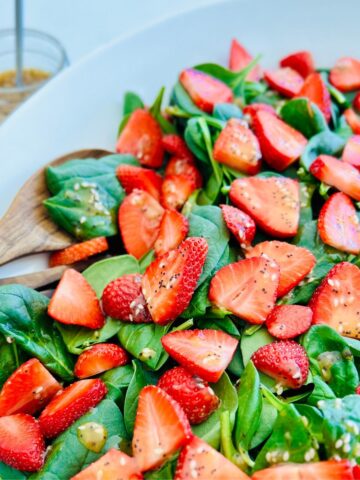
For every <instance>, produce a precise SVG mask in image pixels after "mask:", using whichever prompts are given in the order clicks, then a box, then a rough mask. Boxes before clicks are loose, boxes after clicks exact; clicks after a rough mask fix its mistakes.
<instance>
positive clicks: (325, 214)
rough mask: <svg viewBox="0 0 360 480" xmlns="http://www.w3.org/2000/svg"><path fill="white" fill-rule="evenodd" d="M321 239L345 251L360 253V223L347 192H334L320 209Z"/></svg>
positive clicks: (319, 229)
mask: <svg viewBox="0 0 360 480" xmlns="http://www.w3.org/2000/svg"><path fill="white" fill-rule="evenodd" d="M318 231H319V235H320V238H321V240H322V241H323V242H324V243H326V244H327V245H330V246H331V247H334V248H337V249H338V250H341V251H343V252H348V253H353V254H354V255H357V254H359V253H360V224H359V219H358V216H357V214H356V209H355V207H354V205H353V203H352V201H351V199H350V198H349V197H348V196H347V195H345V193H341V192H339V193H334V194H333V195H331V197H330V198H329V199H328V200H327V201H326V202H325V204H324V205H323V207H322V209H321V210H320V214H319V220H318Z"/></svg>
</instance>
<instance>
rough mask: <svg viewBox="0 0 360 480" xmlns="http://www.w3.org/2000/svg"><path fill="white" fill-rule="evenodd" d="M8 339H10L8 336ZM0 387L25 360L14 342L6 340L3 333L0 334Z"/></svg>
mask: <svg viewBox="0 0 360 480" xmlns="http://www.w3.org/2000/svg"><path fill="white" fill-rule="evenodd" d="M9 340H10V341H11V339H10V337H9ZM0 358H1V369H0V388H1V387H2V385H3V384H4V383H5V381H6V380H7V379H8V378H9V377H10V375H11V374H12V373H13V372H14V371H15V370H16V369H17V368H18V367H19V366H20V365H21V364H22V363H23V362H25V360H26V356H25V354H24V352H23V351H22V350H20V348H19V347H18V346H17V345H16V343H15V342H11V343H9V342H7V341H6V338H5V337H4V336H3V335H0Z"/></svg>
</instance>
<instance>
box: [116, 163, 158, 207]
mask: <svg viewBox="0 0 360 480" xmlns="http://www.w3.org/2000/svg"><path fill="white" fill-rule="evenodd" d="M116 176H117V178H118V179H119V182H120V183H121V185H122V187H123V189H124V190H125V192H126V193H127V194H129V193H131V192H132V191H133V190H135V189H139V190H145V192H148V193H150V195H151V196H152V197H154V198H155V199H156V200H158V201H159V199H160V190H161V184H162V177H161V175H159V174H158V173H156V172H154V170H150V169H149V168H142V167H135V166H134V165H126V164H123V165H119V166H118V168H117V170H116Z"/></svg>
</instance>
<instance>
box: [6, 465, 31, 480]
mask: <svg viewBox="0 0 360 480" xmlns="http://www.w3.org/2000/svg"><path fill="white" fill-rule="evenodd" d="M26 478H27V476H26V475H25V474H24V473H23V472H20V471H19V470H15V469H14V468H11V467H9V466H8V465H6V464H5V463H2V462H0V480H25V479H26Z"/></svg>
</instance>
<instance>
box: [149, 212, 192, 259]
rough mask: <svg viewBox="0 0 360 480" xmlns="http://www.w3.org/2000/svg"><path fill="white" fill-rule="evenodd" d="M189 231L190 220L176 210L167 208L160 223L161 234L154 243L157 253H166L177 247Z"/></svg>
mask: <svg viewBox="0 0 360 480" xmlns="http://www.w3.org/2000/svg"><path fill="white" fill-rule="evenodd" d="M188 231H189V222H188V220H187V218H186V217H184V215H182V214H181V213H180V212H177V211H176V210H165V213H164V215H163V217H162V220H161V223H160V230H159V235H158V237H157V239H156V242H155V244H154V250H155V253H156V255H158V256H159V255H164V253H167V252H169V251H170V250H174V248H177V247H178V246H179V245H180V243H181V242H182V241H183V240H185V238H186V235H187V234H188Z"/></svg>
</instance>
